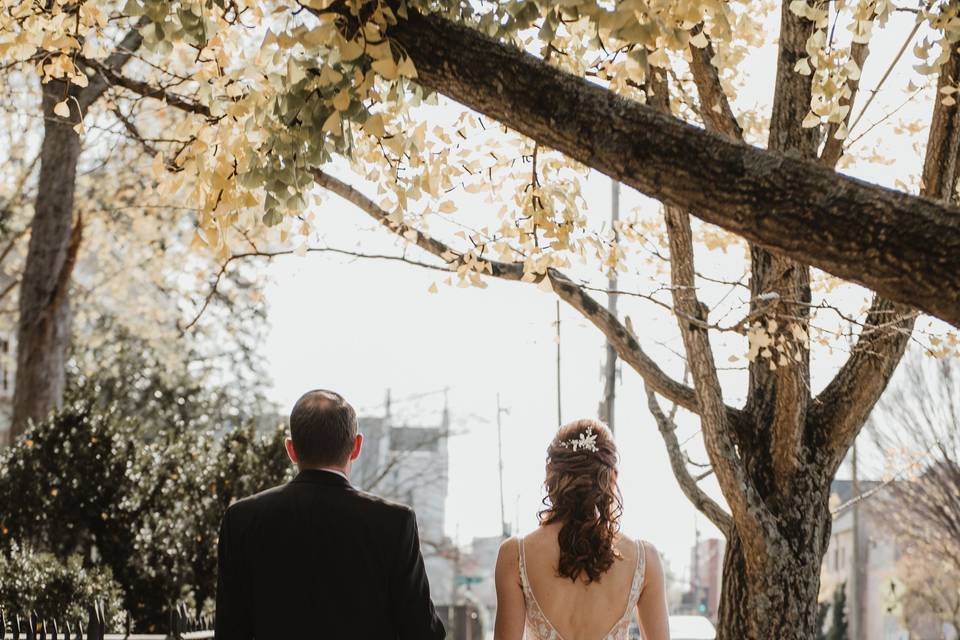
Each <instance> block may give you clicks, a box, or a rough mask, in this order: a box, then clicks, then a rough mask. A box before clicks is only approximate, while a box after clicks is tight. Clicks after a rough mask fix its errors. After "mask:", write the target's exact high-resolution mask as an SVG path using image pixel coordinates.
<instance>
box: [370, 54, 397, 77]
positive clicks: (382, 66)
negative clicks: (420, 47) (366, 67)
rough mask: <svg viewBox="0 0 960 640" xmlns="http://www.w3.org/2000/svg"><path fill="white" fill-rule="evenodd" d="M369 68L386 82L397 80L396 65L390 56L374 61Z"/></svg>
mask: <svg viewBox="0 0 960 640" xmlns="http://www.w3.org/2000/svg"><path fill="white" fill-rule="evenodd" d="M370 66H371V67H373V70H374V71H376V72H377V73H379V74H380V75H381V76H383V77H384V78H386V79H387V80H396V79H397V63H396V62H394V61H393V57H392V56H387V57H386V58H381V59H380V60H377V61H375V62H374V63H373V64H372V65H370Z"/></svg>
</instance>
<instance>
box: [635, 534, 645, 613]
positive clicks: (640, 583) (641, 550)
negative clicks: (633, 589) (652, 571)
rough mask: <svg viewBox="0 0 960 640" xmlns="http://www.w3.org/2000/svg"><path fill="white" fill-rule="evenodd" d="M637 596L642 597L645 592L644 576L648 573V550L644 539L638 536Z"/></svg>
mask: <svg viewBox="0 0 960 640" xmlns="http://www.w3.org/2000/svg"><path fill="white" fill-rule="evenodd" d="M637 553H638V554H639V556H637V576H636V580H637V598H639V597H640V593H641V592H643V587H644V578H645V577H646V573H647V550H646V548H645V547H644V546H643V540H641V539H640V538H637Z"/></svg>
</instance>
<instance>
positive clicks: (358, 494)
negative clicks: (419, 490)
mask: <svg viewBox="0 0 960 640" xmlns="http://www.w3.org/2000/svg"><path fill="white" fill-rule="evenodd" d="M350 494H351V495H352V496H353V499H354V500H355V501H356V502H357V503H358V504H360V505H363V507H364V508H366V509H370V510H371V511H374V512H380V513H385V514H393V515H396V516H397V517H404V516H408V515H412V514H413V508H411V507H409V506H407V505H405V504H402V503H400V502H394V501H393V500H388V499H387V498H384V497H383V496H378V495H376V494H374V493H370V492H369V491H364V490H363V489H359V488H357V487H351V488H350Z"/></svg>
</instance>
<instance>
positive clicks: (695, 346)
mask: <svg viewBox="0 0 960 640" xmlns="http://www.w3.org/2000/svg"><path fill="white" fill-rule="evenodd" d="M646 91H647V103H648V104H650V105H653V106H654V107H655V108H659V109H661V110H663V111H664V112H669V110H670V95H669V93H670V92H669V85H668V83H667V78H666V73H665V72H664V70H663V69H658V68H651V70H650V80H649V82H648V83H647V87H646ZM721 96H722V92H721ZM723 98H724V99H725V96H723ZM731 115H732V114H731ZM728 124H729V121H728ZM664 217H665V219H666V226H667V238H668V241H669V243H670V285H671V286H670V290H671V293H672V295H673V306H674V308H675V309H677V311H678V312H680V314H682V315H681V316H677V324H678V325H679V328H680V335H681V337H682V338H683V346H684V351H685V353H686V354H687V365H688V367H689V370H690V373H691V375H692V376H693V388H694V391H695V392H696V395H697V403H698V404H699V406H700V426H701V429H702V431H703V440H704V443H705V444H706V447H707V455H708V456H709V457H710V463H711V465H712V467H713V470H714V472H715V473H716V474H717V480H718V481H719V483H720V489H721V490H722V491H723V495H724V497H725V498H726V499H727V503H728V504H729V505H730V509H731V511H732V512H733V515H734V517H735V521H728V524H733V522H736V526H737V530H738V533H739V534H740V537H741V539H742V540H743V542H744V544H745V545H746V546H747V547H748V548H749V549H750V550H751V553H750V558H751V561H753V560H757V561H762V560H763V559H765V558H766V557H767V546H766V542H765V540H764V528H765V527H764V522H763V521H764V520H767V521H769V519H770V513H769V511H768V510H767V508H766V506H765V505H764V503H763V501H762V500H761V499H760V498H759V496H758V495H757V492H756V490H755V489H754V488H753V483H752V481H751V478H750V476H749V474H748V473H747V471H746V468H745V467H744V464H743V459H742V458H741V457H740V454H739V452H738V451H737V447H736V446H735V443H736V439H735V438H734V437H733V436H734V431H733V429H732V428H731V423H730V421H729V420H728V419H727V412H726V410H725V405H724V402H723V390H722V388H721V387H720V379H719V377H718V376H717V366H716V363H715V362H714V360H713V349H712V348H711V347H710V336H709V332H708V330H707V329H705V328H704V326H703V324H706V321H707V315H708V310H707V309H706V306H705V305H703V304H702V303H701V302H700V300H699V299H698V298H697V290H696V275H695V272H694V263H693V232H692V231H691V228H690V216H689V215H687V213H686V212H684V211H681V210H679V209H677V208H676V207H672V206H667V207H666V208H665V212H664ZM685 317H691V318H696V319H697V320H699V321H701V322H699V323H697V322H690V321H688V320H686V319H685ZM647 398H648V404H649V405H650V410H651V412H654V418H655V419H656V421H657V424H658V426H660V431H661V433H664V425H661V419H662V418H665V416H661V415H658V413H662V412H660V411H659V406H657V404H656V398H655V397H653V395H652V392H651V391H650V390H649V389H648V391H647ZM669 449H670V444H669V443H668V451H669ZM671 457H672V454H671ZM671 466H674V464H673V461H672V460H671ZM683 471H684V472H686V468H685V467H684V469H683ZM674 475H676V476H677V480H678V481H679V482H680V483H681V486H683V484H684V483H685V482H686V478H684V477H683V476H682V475H681V474H678V473H677V469H676V468H675V467H674ZM691 501H693V498H691ZM695 504H696V503H695ZM724 531H727V529H724ZM770 531H773V532H775V531H776V528H774V527H768V528H767V532H768V533H769V532H770Z"/></svg>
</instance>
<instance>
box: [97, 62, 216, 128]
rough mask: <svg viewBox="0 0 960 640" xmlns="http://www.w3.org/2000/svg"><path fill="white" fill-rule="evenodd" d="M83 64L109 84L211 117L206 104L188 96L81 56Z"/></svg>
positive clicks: (182, 109)
mask: <svg viewBox="0 0 960 640" xmlns="http://www.w3.org/2000/svg"><path fill="white" fill-rule="evenodd" d="M82 60H83V61H84V63H85V64H87V65H89V66H91V67H93V68H94V69H95V70H96V71H97V74H98V76H99V77H102V78H104V80H105V81H106V82H107V83H108V84H109V85H111V86H118V87H123V88H125V89H128V90H130V91H132V92H133V93H135V94H137V95H139V96H142V97H144V98H154V99H156V100H160V101H161V102H164V103H166V104H168V105H170V106H171V107H176V108H177V109H180V110H181V111H187V112H189V113H196V114H198V115H202V116H206V117H207V118H212V117H213V115H212V114H211V113H210V108H209V107H207V106H206V105H204V104H202V103H199V102H195V101H193V100H191V99H189V98H185V97H183V96H181V95H178V94H176V93H173V92H170V91H167V89H166V88H164V87H158V86H155V85H152V84H150V83H149V82H143V81H142V80H136V79H134V78H130V77H128V76H125V75H123V74H122V73H120V71H119V70H118V69H117V68H115V67H111V66H107V65H106V64H105V63H102V62H99V61H97V60H89V59H86V58H82Z"/></svg>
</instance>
